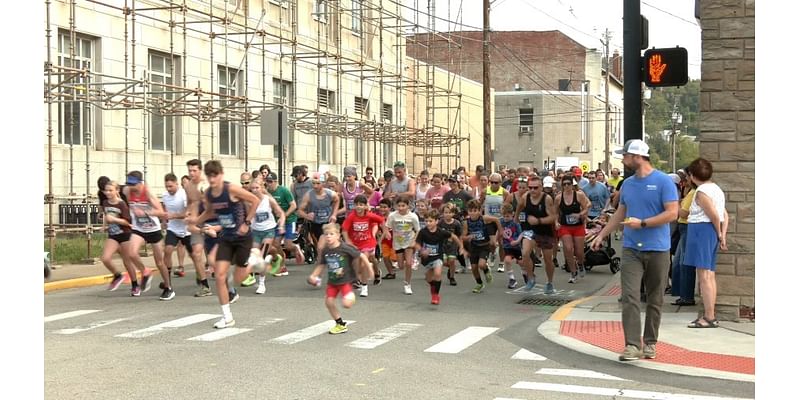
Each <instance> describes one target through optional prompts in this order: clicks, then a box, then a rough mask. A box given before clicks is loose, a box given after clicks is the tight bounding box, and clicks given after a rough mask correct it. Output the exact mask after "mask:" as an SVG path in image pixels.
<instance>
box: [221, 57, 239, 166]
mask: <svg viewBox="0 0 800 400" xmlns="http://www.w3.org/2000/svg"><path fill="white" fill-rule="evenodd" d="M217 71H218V73H219V93H220V94H222V95H227V96H238V95H241V91H240V90H239V88H240V87H241V85H240V82H241V80H242V79H241V76H242V72H241V71H237V70H235V69H233V68H228V67H223V66H220V67H219V68H218V70H217ZM227 103H228V101H227V99H226V98H225V97H222V98H221V99H220V102H219V106H220V108H222V107H225V106H227V105H228V104H227ZM240 131H241V128H240V127H239V125H238V124H237V123H235V122H233V121H226V120H222V121H219V154H223V155H229V156H235V155H237V154H239V133H240Z"/></svg>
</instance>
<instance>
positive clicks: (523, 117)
mask: <svg viewBox="0 0 800 400" xmlns="http://www.w3.org/2000/svg"><path fill="white" fill-rule="evenodd" d="M519 133H520V134H532V133H533V108H520V109H519Z"/></svg>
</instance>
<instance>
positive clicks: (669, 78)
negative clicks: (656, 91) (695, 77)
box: [642, 47, 689, 87]
mask: <svg viewBox="0 0 800 400" xmlns="http://www.w3.org/2000/svg"><path fill="white" fill-rule="evenodd" d="M642 64H643V66H644V76H643V80H644V84H645V85H647V86H650V87H660V86H683V85H685V84H686V82H688V81H689V54H688V52H687V51H686V49H685V48H683V47H673V48H667V49H650V50H647V51H645V52H644V58H643V61H642Z"/></svg>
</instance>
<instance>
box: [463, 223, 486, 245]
mask: <svg viewBox="0 0 800 400" xmlns="http://www.w3.org/2000/svg"><path fill="white" fill-rule="evenodd" d="M467 235H473V236H472V242H471V243H472V245H473V246H486V245H488V244H489V229H488V227H487V226H486V223H485V222H483V217H481V218H478V220H477V221H473V220H472V218H467Z"/></svg>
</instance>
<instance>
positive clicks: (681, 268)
mask: <svg viewBox="0 0 800 400" xmlns="http://www.w3.org/2000/svg"><path fill="white" fill-rule="evenodd" d="M694 194H695V190H694V188H692V189H691V191H689V194H687V195H686V196H685V197H683V199H681V208H680V210H678V235H679V239H678V246H677V248H676V249H675V254H674V255H673V256H672V295H673V296H678V300H675V301H674V302H672V303H671V304H672V305H673V306H693V305H694V304H695V303H694V285H695V269H694V268H693V267H690V266H688V265H686V264H685V263H684V257H685V256H686V230H687V229H689V221H688V220H687V219H688V217H689V208H690V207H691V205H692V201H693V200H694Z"/></svg>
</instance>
